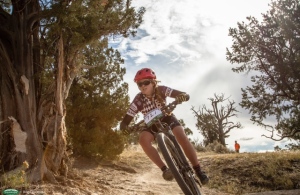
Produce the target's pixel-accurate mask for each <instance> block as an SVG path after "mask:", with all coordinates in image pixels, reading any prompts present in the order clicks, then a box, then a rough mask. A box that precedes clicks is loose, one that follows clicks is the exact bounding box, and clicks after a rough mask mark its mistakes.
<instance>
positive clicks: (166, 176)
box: [162, 168, 174, 181]
mask: <svg viewBox="0 0 300 195" xmlns="http://www.w3.org/2000/svg"><path fill="white" fill-rule="evenodd" d="M162 176H163V178H164V179H165V180H166V181H172V180H173V179H174V176H173V173H172V172H171V170H170V169H168V168H167V169H166V170H164V171H163V174H162Z"/></svg>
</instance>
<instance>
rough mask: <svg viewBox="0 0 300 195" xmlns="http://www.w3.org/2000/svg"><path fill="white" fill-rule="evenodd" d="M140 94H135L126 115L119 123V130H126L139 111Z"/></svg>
mask: <svg viewBox="0 0 300 195" xmlns="http://www.w3.org/2000/svg"><path fill="white" fill-rule="evenodd" d="M140 109H141V104H140V94H137V95H136V96H135V98H134V99H133V101H132V102H131V104H130V106H129V109H128V110H127V113H126V115H125V116H124V118H123V120H122V122H121V123H120V130H125V129H127V127H128V125H129V123H130V122H131V121H132V119H133V118H134V116H135V115H136V114H137V113H138V112H139V111H140Z"/></svg>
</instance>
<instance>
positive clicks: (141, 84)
mask: <svg viewBox="0 0 300 195" xmlns="http://www.w3.org/2000/svg"><path fill="white" fill-rule="evenodd" d="M150 83H151V81H150V80H145V81H142V82H138V83H137V85H138V86H139V87H142V86H143V85H145V86H147V85H149V84H150Z"/></svg>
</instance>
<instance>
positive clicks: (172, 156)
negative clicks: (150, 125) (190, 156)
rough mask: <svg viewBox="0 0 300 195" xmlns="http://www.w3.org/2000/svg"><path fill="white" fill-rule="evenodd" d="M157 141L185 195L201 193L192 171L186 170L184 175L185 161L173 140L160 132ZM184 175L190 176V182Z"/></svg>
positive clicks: (199, 194) (198, 194)
mask: <svg viewBox="0 0 300 195" xmlns="http://www.w3.org/2000/svg"><path fill="white" fill-rule="evenodd" d="M157 143H158V147H159V149H160V150H161V153H162V155H163V157H164V159H165V161H166V163H167V165H168V167H169V169H170V170H171V171H172V173H173V176H174V178H175V180H176V181H177V183H178V185H179V187H180V188H181V190H182V191H183V193H184V194H185V195H201V193H200V191H199V189H198V187H197V184H196V183H195V181H194V179H193V178H192V177H193V176H192V175H191V173H190V172H191V171H189V172H185V173H184V175H183V174H182V173H181V172H182V171H181V170H182V169H183V164H184V163H183V160H182V159H181V157H180V155H179V154H178V151H177V149H176V147H175V146H174V144H173V143H172V141H171V140H170V139H169V138H168V137H167V136H165V134H163V133H160V134H158V135H157ZM183 177H188V178H186V179H188V183H189V184H187V183H186V181H185V180H184V178H183ZM191 185H192V186H191ZM190 187H191V188H192V190H191V188H190ZM193 191H194V192H193Z"/></svg>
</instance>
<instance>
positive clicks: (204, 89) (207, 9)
mask: <svg viewBox="0 0 300 195" xmlns="http://www.w3.org/2000/svg"><path fill="white" fill-rule="evenodd" d="M270 2H271V0H226V1H224V0H210V1H207V0H177V1H174V0H160V1H157V0H145V1H141V0H133V1H132V6H134V7H141V6H143V7H145V8H146V13H145V15H144V18H143V19H144V21H143V23H142V24H141V26H140V27H139V29H138V32H137V35H136V36H135V37H130V38H126V39H115V40H114V43H112V44H114V46H115V47H117V49H118V50H119V51H120V52H121V54H122V56H123V58H124V59H125V64H124V67H126V75H125V76H124V81H125V82H127V83H128V84H129V95H130V98H131V100H132V99H133V98H134V96H135V95H136V94H137V93H138V92H139V90H138V88H137V86H136V84H135V83H134V82H133V78H134V76H135V74H136V72H137V71H138V70H140V69H142V68H145V67H148V68H151V69H153V70H154V71H155V73H156V75H157V79H158V80H159V81H161V82H160V84H161V85H166V86H169V87H171V88H173V89H177V90H180V91H184V92H186V93H188V94H189V95H190V97H191V98H190V100H189V101H188V102H185V103H183V104H181V105H180V106H178V107H177V108H176V110H175V111H174V114H175V115H176V116H177V118H178V119H183V120H184V122H185V124H186V127H188V128H190V129H191V130H192V131H193V132H194V135H193V137H192V140H197V141H202V140H203V137H202V135H201V134H200V133H199V131H198V130H197V127H196V119H197V118H196V117H195V116H194V113H193V111H192V110H191V108H192V107H194V108H195V110H198V109H199V108H200V107H202V106H203V105H206V107H207V108H211V105H210V101H209V100H208V98H212V97H214V94H217V95H220V94H224V96H225V97H229V99H230V100H231V101H235V102H236V103H235V106H236V107H237V110H238V111H239V113H237V114H238V116H237V117H235V118H232V121H234V122H240V123H241V124H242V126H243V128H242V129H234V130H231V132H230V133H229V135H230V136H229V138H226V143H227V144H228V148H229V149H233V148H234V141H235V140H237V141H238V142H239V143H240V145H241V149H240V152H265V151H273V150H274V147H275V146H277V145H278V146H280V147H281V148H284V146H285V145H286V144H287V143H289V141H288V140H283V141H281V142H275V141H273V140H271V139H268V138H265V137H263V136H262V134H265V135H268V136H269V135H270V132H268V131H266V130H264V129H262V128H261V127H258V126H257V125H254V124H252V122H251V121H250V114H249V112H248V111H247V110H244V109H243V108H241V107H240V106H239V102H240V101H241V88H245V87H246V86H249V85H251V82H250V76H249V75H247V74H245V73H234V72H233V71H232V70H231V69H232V68H233V67H236V66H237V65H232V64H230V63H229V62H228V61H227V60H226V48H229V49H230V47H231V45H232V39H231V37H230V36H228V34H229V28H236V27H237V23H238V22H243V21H244V22H247V20H246V17H247V16H254V17H255V18H257V19H258V20H259V21H261V18H262V17H261V13H266V12H267V11H268V10H269V8H270V7H269V5H268V4H269V3H270ZM171 101H172V100H171V99H168V102H171ZM223 105H224V106H226V105H227V102H224V104H223Z"/></svg>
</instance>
